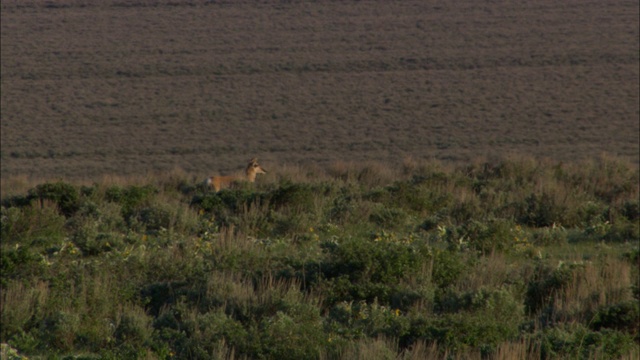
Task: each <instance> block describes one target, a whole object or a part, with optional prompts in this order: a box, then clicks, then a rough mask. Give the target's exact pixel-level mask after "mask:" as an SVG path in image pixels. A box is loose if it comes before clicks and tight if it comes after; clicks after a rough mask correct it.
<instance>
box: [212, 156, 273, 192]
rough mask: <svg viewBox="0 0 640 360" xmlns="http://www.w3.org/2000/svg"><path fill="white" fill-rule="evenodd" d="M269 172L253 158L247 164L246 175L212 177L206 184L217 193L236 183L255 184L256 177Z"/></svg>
mask: <svg viewBox="0 0 640 360" xmlns="http://www.w3.org/2000/svg"><path fill="white" fill-rule="evenodd" d="M266 173H267V171H266V170H265V169H263V168H262V166H260V164H258V159H257V158H253V159H251V160H249V163H248V164H247V169H246V170H245V175H244V176H242V175H236V176H233V175H228V176H211V177H209V178H207V180H206V181H205V183H206V184H207V186H210V187H213V188H214V189H215V191H216V192H218V191H220V190H221V189H223V188H227V187H230V186H231V185H233V184H234V183H236V182H240V181H247V182H255V181H256V176H257V175H258V174H266Z"/></svg>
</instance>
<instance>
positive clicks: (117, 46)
mask: <svg viewBox="0 0 640 360" xmlns="http://www.w3.org/2000/svg"><path fill="white" fill-rule="evenodd" d="M1 4H2V5H1V6H2V8H1V10H2V12H1V14H0V16H1V22H0V23H1V25H0V26H1V30H2V31H1V53H0V56H1V64H0V66H1V72H2V77H1V80H0V81H1V83H0V84H1V87H2V89H1V90H2V92H1V106H2V112H1V113H0V119H1V130H2V132H1V140H2V142H1V151H0V158H1V160H2V161H1V167H0V169H1V172H0V175H1V177H2V179H6V178H8V177H11V176H27V177H31V178H36V179H55V178H84V179H100V177H102V176H104V175H108V176H111V175H144V174H148V173H163V172H169V171H172V170H174V169H176V168H179V169H183V170H185V171H187V172H189V173H194V174H198V175H199V176H204V175H205V174H206V175H210V173H214V172H216V171H228V170H235V169H237V168H238V167H240V166H241V165H242V164H244V163H245V161H246V160H247V159H249V158H251V157H254V156H257V157H259V158H260V159H262V160H263V162H264V163H265V165H268V163H272V164H282V165H284V164H291V165H294V164H301V163H314V164H321V165H326V164H330V163H333V162H335V161H355V162H360V161H376V162H386V163H399V162H401V161H402V160H403V159H404V158H407V157H413V158H415V159H419V160H422V159H438V160H445V161H456V162H468V161H470V160H474V159H476V158H477V157H478V156H487V157H493V156H496V155H498V156H503V155H504V154H527V155H534V156H537V157H547V158H551V159H555V160H562V161H579V160H584V159H592V158H594V157H597V156H600V155H601V154H603V153H606V154H609V155H611V156H618V157H624V158H628V159H629V160H630V161H632V162H634V163H636V164H637V163H638V161H639V160H640V157H639V154H638V153H639V151H640V150H639V140H638V132H639V130H640V125H639V124H638V117H639V116H640V115H639V104H638V103H639V101H638V99H639V89H638V83H639V70H638V69H639V60H638V51H639V47H638V43H639V31H638V16H639V11H638V4H637V2H635V1H622V0H613V1H607V2H602V1H563V2H557V1H551V0H548V1H536V2H532V3H522V2H511V1H496V2H486V3H478V2H477V1H473V0H461V1H455V2H441V1H386V0H384V1H383V0H373V1H339V2H334V1H299V2H281V1H263V2H260V3H256V2H254V1H232V2H217V1H187V0H176V1H151V0H139V1H119V0H107V1H100V2H98V1H85V0H60V1H44V0H31V1H30V0H26V1H19V2H17V1H10V0H2V1H1Z"/></svg>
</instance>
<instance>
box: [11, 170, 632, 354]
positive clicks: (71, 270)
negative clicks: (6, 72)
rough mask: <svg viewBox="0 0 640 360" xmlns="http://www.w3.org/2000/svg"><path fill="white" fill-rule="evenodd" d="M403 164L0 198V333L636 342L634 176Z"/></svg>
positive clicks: (319, 342)
mask: <svg viewBox="0 0 640 360" xmlns="http://www.w3.org/2000/svg"><path fill="white" fill-rule="evenodd" d="M417 171H419V172H418V173H417V174H405V175H403V176H399V178H398V179H395V178H394V179H388V180H389V182H390V185H385V183H384V182H383V181H382V180H381V179H384V177H380V178H378V177H377V176H378V175H377V174H382V172H381V170H380V169H377V170H376V169H373V168H371V169H368V170H366V171H364V170H363V171H354V172H351V173H349V174H350V175H349V174H348V176H346V177H345V178H344V180H343V179H342V177H340V176H338V177H334V178H333V179H332V180H327V179H320V180H318V179H315V178H314V179H313V180H309V181H307V182H304V181H299V182H293V181H290V180H285V181H280V182H278V183H273V184H263V185H260V186H259V185H256V186H240V187H236V188H234V189H225V190H222V191H220V192H217V193H214V192H212V191H205V190H203V189H202V188H201V187H198V186H197V184H190V183H188V181H180V180H175V179H172V180H171V181H170V182H164V183H161V184H160V185H158V184H154V185H151V184H149V185H124V186H120V185H119V186H102V185H100V184H96V185H93V186H90V187H89V186H80V187H72V186H70V185H67V184H65V183H56V184H45V185H43V186H36V187H34V188H33V189H32V190H30V191H29V193H28V194H27V195H24V196H12V197H9V198H7V199H3V200H2V209H1V211H2V213H1V215H2V218H1V223H0V224H1V231H2V252H1V253H0V255H1V256H2V259H1V263H0V265H1V270H2V276H1V277H0V284H1V285H2V288H3V292H2V297H3V298H2V323H3V326H2V332H1V333H0V335H1V339H0V340H1V341H2V343H6V344H7V346H8V347H10V348H11V349H14V350H15V352H16V354H21V355H22V354H24V355H25V356H29V357H44V356H48V357H52V358H66V357H69V358H70V357H74V358H105V359H135V358H162V359H172V358H175V359H211V358H234V357H235V358H242V357H246V358H257V359H273V358H284V359H315V358H321V357H326V358H331V359H334V358H336V359H338V358H345V357H347V358H348V357H353V356H362V357H366V358H370V357H372V356H375V357H382V358H385V357H386V358H396V357H398V356H404V358H411V356H412V355H411V354H414V355H415V356H416V357H418V358H421V357H422V358H425V357H426V358H429V357H433V356H434V355H435V354H439V356H445V355H446V354H448V355H446V356H452V357H465V356H469V357H471V355H470V354H475V355H474V356H484V357H488V358H490V357H492V356H497V354H503V353H504V351H505V350H504V349H505V344H522V346H523V347H526V348H527V349H530V350H531V349H533V350H531V351H534V352H538V353H539V355H541V356H542V357H543V358H559V357H572V358H591V357H595V356H597V357H602V358H618V357H621V356H626V355H628V354H634V351H636V353H637V350H638V336H639V335H638V331H637V327H636V326H635V324H637V322H638V321H640V318H639V315H638V314H639V313H640V311H639V310H638V302H637V299H638V293H639V291H638V287H637V279H638V276H639V274H638V271H637V266H636V265H637V264H638V258H639V256H638V250H637V245H638V240H637V237H638V225H637V224H636V223H637V221H636V220H637V218H638V216H637V200H636V199H635V197H636V195H637V191H636V190H634V189H635V188H634V187H631V186H628V185H625V181H631V180H633V177H631V178H629V177H628V176H627V175H628V174H626V173H625V172H623V171H622V172H621V171H618V170H616V171H614V172H613V173H607V175H606V176H607V180H606V181H605V180H602V179H601V180H592V179H591V177H594V176H599V175H598V173H597V172H595V173H584V171H586V170H582V169H573V170H569V169H564V168H562V167H558V166H554V167H553V168H545V167H544V166H542V165H539V164H538V165H536V164H528V163H510V162H504V163H501V164H498V165H492V166H489V165H487V166H484V165H477V166H472V167H469V168H463V169H456V170H449V171H447V172H442V171H434V170H432V169H430V168H424V169H419V170H417ZM588 171H591V170H588ZM347 172H349V171H347ZM585 174H586V175H585ZM625 174H626V175H625ZM623 175H624V176H623ZM387 176H388V174H387ZM285 178H286V177H285ZM625 179H626V180H625ZM629 179H631V180H629ZM607 181H608V182H607ZM543 183H544V184H548V185H545V186H542V187H541V186H540V184H543ZM607 184H608V185H607ZM607 186H613V187H615V188H616V189H617V190H615V189H609V190H607V189H606V187H607ZM73 194H75V195H73ZM567 194H579V196H577V197H568V196H566V195H567ZM36 199H42V201H39V200H36ZM609 200H610V201H609ZM63 209H64V210H63ZM420 349H422V350H420ZM430 349H431V350H430ZM7 351H9V349H8V348H7ZM420 351H422V353H421V352H420ZM430 351H431V352H430ZM427 353H428V354H427ZM12 354H13V352H12ZM536 354H537V353H536ZM532 356H533V355H532ZM516 357H517V356H516Z"/></svg>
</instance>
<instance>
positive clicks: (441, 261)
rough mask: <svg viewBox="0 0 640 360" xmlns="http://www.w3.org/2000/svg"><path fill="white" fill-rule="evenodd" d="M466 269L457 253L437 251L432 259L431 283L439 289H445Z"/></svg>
mask: <svg viewBox="0 0 640 360" xmlns="http://www.w3.org/2000/svg"><path fill="white" fill-rule="evenodd" d="M466 269H467V266H466V264H465V263H464V262H463V260H462V257H461V255H460V254H459V253H457V252H454V251H440V250H437V251H435V253H434V258H433V269H432V281H433V283H434V284H436V285H437V286H438V287H439V288H446V287H448V286H451V285H453V284H455V283H456V281H458V279H459V278H460V276H461V275H462V273H463V272H464V271H465V270H466Z"/></svg>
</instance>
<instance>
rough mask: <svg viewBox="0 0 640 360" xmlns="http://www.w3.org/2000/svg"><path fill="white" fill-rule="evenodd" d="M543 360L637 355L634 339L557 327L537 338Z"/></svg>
mask: <svg viewBox="0 0 640 360" xmlns="http://www.w3.org/2000/svg"><path fill="white" fill-rule="evenodd" d="M536 342H538V343H539V344H540V351H541V355H542V356H541V357H542V358H543V359H556V358H565V359H566V358H572V359H594V358H598V359H620V358H622V356H623V355H629V354H631V353H633V352H634V351H636V352H637V344H636V343H635V342H634V339H633V337H632V336H631V335H629V334H627V333H624V332H620V331H616V330H608V329H603V330H602V331H598V332H595V331H591V330H589V329H587V328H586V327H584V326H583V325H580V324H578V325H570V326H557V327H552V328H549V329H548V330H545V331H544V332H542V333H540V334H537V335H536Z"/></svg>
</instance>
